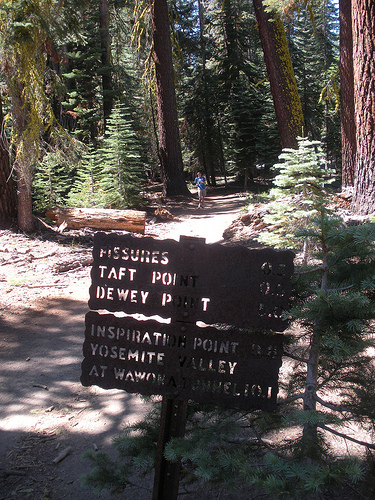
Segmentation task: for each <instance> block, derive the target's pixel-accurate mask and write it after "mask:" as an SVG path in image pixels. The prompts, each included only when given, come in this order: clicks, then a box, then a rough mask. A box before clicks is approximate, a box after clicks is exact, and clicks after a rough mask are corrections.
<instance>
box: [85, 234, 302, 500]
mask: <svg viewBox="0 0 375 500" xmlns="http://www.w3.org/2000/svg"><path fill="white" fill-rule="evenodd" d="M293 258H294V254H293V252H290V251H276V250H273V249H270V248H262V249H251V250H250V249H247V248H245V247H239V246H238V247H224V246H222V245H220V244H213V245H206V244H205V240H204V239H203V238H189V237H186V236H181V237H180V241H179V242H176V241H174V240H154V239H152V238H137V237H134V236H131V235H125V236H118V235H115V234H105V233H97V234H95V237H94V249H93V266H92V271H91V277H92V283H91V287H90V300H89V307H90V309H93V310H97V311H102V312H94V311H90V312H89V313H88V314H87V315H86V330H85V342H84V345H83V353H84V360H83V362H82V375H81V382H82V384H83V385H85V386H89V385H98V386H99V387H103V388H105V389H111V388H118V389H123V390H126V391H128V392H137V393H140V394H144V395H151V394H160V395H162V396H163V401H162V413H161V422H160V434H159V442H158V449H157V457H156V464H155V480H154V491H153V500H175V499H176V498H177V494H178V484H179V477H178V476H179V465H178V464H172V463H169V462H167V461H166V460H165V458H164V447H165V445H166V443H167V442H168V441H169V440H170V438H171V437H182V436H183V435H184V429H185V421H186V411H187V401H188V400H189V399H192V400H195V401H197V402H202V403H213V404H221V405H224V406H229V407H231V408H239V409H245V410H248V409H263V410H267V411H272V410H273V409H274V408H275V406H276V397H277V392H278V371H279V368H280V366H281V356H282V335H280V334H275V333H274V334H270V333H269V334H267V333H266V331H268V330H273V331H274V332H282V331H283V330H284V329H285V327H286V323H285V321H284V320H283V317H282V313H283V310H284V309H285V308H286V307H287V304H288V300H289V296H290V292H291V283H290V278H291V276H292V273H293ZM103 311H107V312H103ZM108 311H109V312H110V313H108ZM112 313H116V314H117V315H115V314H112ZM119 313H121V314H122V316H119ZM134 314H142V315H144V316H148V317H150V316H153V315H157V316H159V319H161V318H164V319H165V320H167V321H168V320H169V321H170V323H168V322H158V321H155V320H153V319H149V320H147V321H140V320H137V319H135V318H134V317H131V316H129V315H134ZM144 316H143V317H144ZM199 321H201V322H204V323H205V324H206V326H204V327H203V326H198V325H197V322H199ZM216 323H221V324H223V325H222V328H220V329H219V328H216V327H213V326H207V325H213V324H216ZM225 325H231V326H225ZM246 328H251V329H252V331H251V332H248V331H245V330H244V329H246ZM253 330H255V331H253Z"/></svg>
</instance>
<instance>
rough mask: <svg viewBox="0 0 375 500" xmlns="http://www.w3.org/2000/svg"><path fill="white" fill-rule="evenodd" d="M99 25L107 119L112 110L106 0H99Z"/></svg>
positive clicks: (109, 40) (109, 37) (105, 116)
mask: <svg viewBox="0 0 375 500" xmlns="http://www.w3.org/2000/svg"><path fill="white" fill-rule="evenodd" d="M99 27H100V40H101V49H102V55H101V59H102V65H103V73H102V85H103V115H104V120H107V118H108V117H109V115H110V114H111V111H112V106H113V99H112V71H111V36H110V34H109V14H108V1H107V0H99Z"/></svg>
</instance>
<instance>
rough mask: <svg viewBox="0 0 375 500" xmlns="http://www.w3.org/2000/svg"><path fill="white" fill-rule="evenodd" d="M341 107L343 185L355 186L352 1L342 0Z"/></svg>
mask: <svg viewBox="0 0 375 500" xmlns="http://www.w3.org/2000/svg"><path fill="white" fill-rule="evenodd" d="M340 94H341V95H340V99H341V101H340V106H341V109H340V111H341V142H342V185H343V187H348V186H353V185H354V164H355V152H356V140H355V121H354V77H353V38H352V12H351V0H340Z"/></svg>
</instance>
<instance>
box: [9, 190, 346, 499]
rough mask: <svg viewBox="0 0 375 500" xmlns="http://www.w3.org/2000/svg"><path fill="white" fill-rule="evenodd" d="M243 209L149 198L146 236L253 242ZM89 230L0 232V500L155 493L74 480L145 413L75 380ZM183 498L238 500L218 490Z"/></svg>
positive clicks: (135, 401) (239, 200)
mask: <svg viewBox="0 0 375 500" xmlns="http://www.w3.org/2000/svg"><path fill="white" fill-rule="evenodd" d="M246 203H247V198H246V196H244V195H243V194H242V193H241V189H240V188H235V187H234V188H231V189H224V188H217V189H212V190H211V191H209V192H208V196H207V199H206V206H205V208H204V209H198V208H197V200H196V198H195V196H194V197H192V198H188V197H186V198H175V199H173V200H168V201H167V202H166V201H165V200H162V199H161V198H159V197H158V195H155V197H154V198H153V199H152V200H150V203H149V205H148V206H147V207H146V211H147V220H146V230H145V236H152V237H153V238H157V239H166V238H171V239H175V240H178V239H179V237H180V235H187V236H195V237H201V238H205V239H206V243H216V242H221V243H223V244H225V245H233V244H235V245H239V244H240V245H246V246H256V243H254V240H253V237H254V234H255V233H256V232H257V231H258V230H260V229H261V226H259V224H258V226H257V221H255V222H254V221H253V223H252V224H251V225H249V224H248V225H247V222H246V217H247V213H246V210H245V206H246ZM156 213H158V215H155V214H156ZM163 218H164V219H163ZM93 234H94V232H93V231H91V230H81V231H64V232H62V233H59V232H58V231H56V232H53V233H52V232H45V231H41V232H39V233H36V234H33V235H31V236H29V235H25V234H22V233H17V232H12V231H10V230H1V231H0V264H1V267H0V367H1V368H0V403H1V405H0V500H13V499H16V500H18V499H29V500H42V499H43V500H65V499H72V500H95V499H109V498H111V499H114V500H116V499H120V498H127V499H128V500H133V499H134V500H135V499H137V500H148V499H150V498H151V496H152V484H148V483H144V484H142V485H141V486H142V487H141V489H139V488H130V489H128V490H127V491H126V493H125V494H124V495H119V494H114V493H109V492H104V493H101V494H99V493H95V492H93V491H92V490H90V489H86V488H84V487H83V486H82V485H81V481H80V477H81V475H82V474H85V473H87V472H88V471H89V470H90V463H89V462H87V461H84V460H82V453H83V452H84V451H85V450H88V449H94V450H100V451H106V452H108V453H109V454H110V455H111V454H112V453H113V452H114V450H113V447H112V445H111V441H112V439H113V438H114V437H116V436H117V435H118V434H119V432H120V431H121V429H122V428H123V426H124V425H125V424H126V423H128V422H134V421H136V420H139V419H140V417H142V415H143V414H144V412H145V409H146V403H144V401H143V400H142V399H141V398H140V397H139V396H138V395H134V394H128V393H126V392H124V391H118V390H115V389H111V390H103V389H101V388H99V387H96V386H91V387H83V386H82V385H81V384H80V364H81V361H82V344H83V340H84V319H85V314H86V313H87V312H88V305H87V301H88V298H89V286H90V265H91V252H92V238H93ZM223 234H224V235H225V238H223ZM189 497H190V498H191V499H197V500H198V499H200V500H209V499H214V498H221V499H235V498H237V497H235V496H231V494H229V493H227V492H225V491H218V490H207V491H204V490H200V491H199V492H198V493H196V494H191V495H189ZM246 498H248V499H249V500H250V498H253V497H252V495H250V494H249V493H248V494H247V496H246ZM262 498H265V497H264V496H263V497H262ZM353 498H354V497H353Z"/></svg>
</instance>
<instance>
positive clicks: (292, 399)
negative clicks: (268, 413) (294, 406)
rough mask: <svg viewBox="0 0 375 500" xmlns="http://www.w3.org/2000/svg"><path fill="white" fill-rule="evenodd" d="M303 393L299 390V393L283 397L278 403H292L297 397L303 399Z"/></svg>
mask: <svg viewBox="0 0 375 500" xmlns="http://www.w3.org/2000/svg"><path fill="white" fill-rule="evenodd" d="M303 396H304V395H303V393H302V392H300V393H299V394H295V395H294V396H291V397H290V398H286V399H284V400H283V401H281V402H280V403H278V405H280V406H281V405H285V404H288V403H292V402H293V401H297V399H303Z"/></svg>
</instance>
